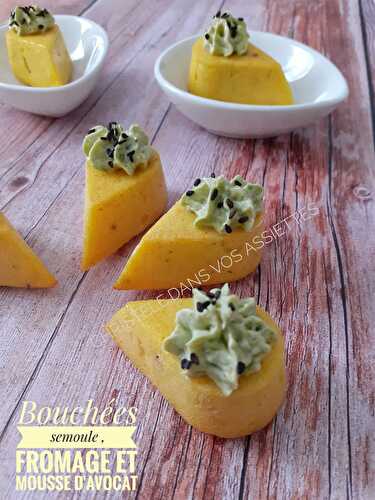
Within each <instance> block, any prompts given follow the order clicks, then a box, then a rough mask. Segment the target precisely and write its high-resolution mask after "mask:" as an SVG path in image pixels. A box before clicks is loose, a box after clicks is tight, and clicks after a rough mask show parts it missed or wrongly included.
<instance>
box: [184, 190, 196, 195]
mask: <svg viewBox="0 0 375 500" xmlns="http://www.w3.org/2000/svg"><path fill="white" fill-rule="evenodd" d="M185 194H186V196H193V194H194V191H192V190H189V191H186V193H185Z"/></svg>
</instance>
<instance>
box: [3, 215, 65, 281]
mask: <svg viewBox="0 0 375 500" xmlns="http://www.w3.org/2000/svg"><path fill="white" fill-rule="evenodd" d="M56 283H57V281H56V279H55V277H54V276H53V275H52V274H51V273H50V272H49V271H48V269H47V268H46V266H45V265H44V264H43V262H42V261H41V260H40V259H39V257H37V255H36V254H35V253H34V252H33V250H32V249H31V248H30V247H29V246H28V244H27V243H26V242H25V241H24V239H23V238H22V237H21V236H20V235H19V233H18V232H17V231H16V230H15V229H14V227H13V226H12V225H11V224H10V222H9V221H8V219H7V218H6V217H5V215H4V214H2V213H0V286H9V287H18V288H50V287H53V286H55V285H56Z"/></svg>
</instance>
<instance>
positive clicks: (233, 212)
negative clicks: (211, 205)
mask: <svg viewBox="0 0 375 500" xmlns="http://www.w3.org/2000/svg"><path fill="white" fill-rule="evenodd" d="M236 212H237V210H236V209H235V208H232V210H231V211H230V212H229V218H230V219H233V217H234V216H235V215H236Z"/></svg>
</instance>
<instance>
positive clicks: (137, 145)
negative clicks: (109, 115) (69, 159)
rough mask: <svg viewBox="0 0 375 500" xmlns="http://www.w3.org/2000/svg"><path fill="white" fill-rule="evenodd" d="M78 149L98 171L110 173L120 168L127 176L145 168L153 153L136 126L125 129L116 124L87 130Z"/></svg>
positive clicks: (144, 136) (141, 131) (142, 133)
mask: <svg viewBox="0 0 375 500" xmlns="http://www.w3.org/2000/svg"><path fill="white" fill-rule="evenodd" d="M82 149H83V152H84V154H85V156H86V158H87V159H88V160H89V162H90V163H91V165H92V166H93V167H95V168H97V169H98V170H103V171H106V172H110V171H113V170H114V169H122V170H124V171H125V172H126V173H127V174H128V175H133V174H134V173H135V171H136V170H137V168H139V167H141V166H147V164H148V161H149V159H150V158H151V156H152V154H153V148H152V147H151V146H150V145H149V139H148V136H147V135H146V134H145V132H144V131H143V130H142V128H141V127H140V126H139V125H136V124H133V125H130V127H129V128H128V129H127V130H125V128H124V127H123V126H122V125H121V124H119V123H117V122H110V123H109V124H108V126H107V127H105V126H103V125H97V126H96V127H93V128H92V129H90V130H89V131H88V132H87V135H86V137H85V138H84V141H83V145H82Z"/></svg>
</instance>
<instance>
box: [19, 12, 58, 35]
mask: <svg viewBox="0 0 375 500" xmlns="http://www.w3.org/2000/svg"><path fill="white" fill-rule="evenodd" d="M54 25H55V19H54V17H53V16H52V14H50V12H49V11H48V10H47V9H42V8H41V7H38V6H37V5H29V6H25V7H15V8H14V9H13V10H12V12H11V14H10V18H9V29H11V30H13V31H14V32H15V33H17V35H19V36H25V35H34V34H37V33H44V32H45V31H48V30H49V29H50V28H52V27H53V26H54Z"/></svg>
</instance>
